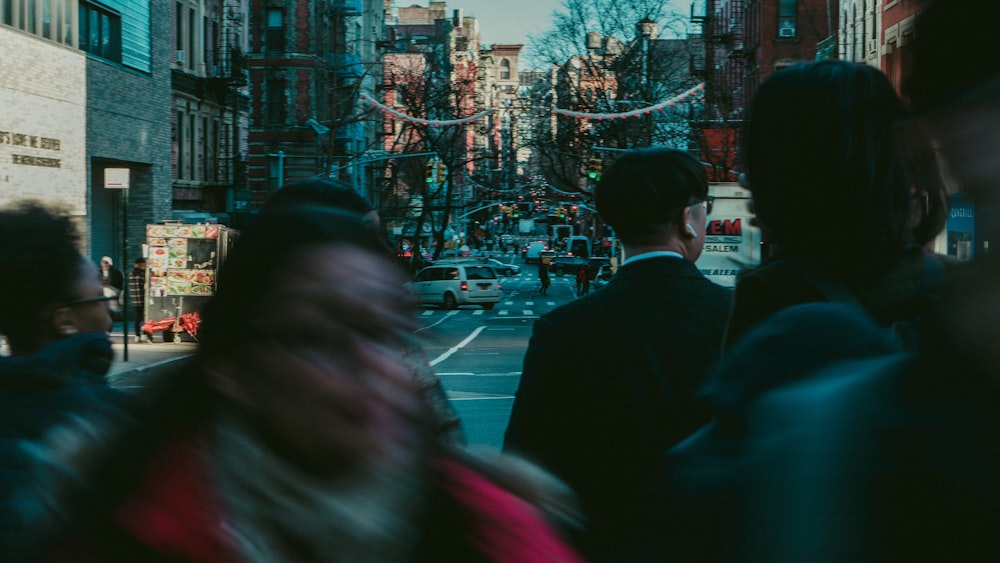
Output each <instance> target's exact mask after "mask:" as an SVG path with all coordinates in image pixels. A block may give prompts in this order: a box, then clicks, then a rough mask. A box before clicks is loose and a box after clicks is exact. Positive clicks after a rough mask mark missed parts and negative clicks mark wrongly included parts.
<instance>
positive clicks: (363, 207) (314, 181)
mask: <svg viewBox="0 0 1000 563" xmlns="http://www.w3.org/2000/svg"><path fill="white" fill-rule="evenodd" d="M286 205H316V206H322V207H332V208H334V209H341V210H343V211H348V212H352V213H357V214H358V215H361V216H363V217H365V219H366V220H367V221H369V222H370V223H371V224H372V226H373V227H374V228H376V229H378V227H379V225H380V219H379V216H378V212H377V211H376V210H375V208H374V207H372V205H371V204H370V203H368V200H366V199H365V198H364V197H362V196H361V194H359V193H358V192H356V191H354V189H353V188H351V187H350V186H348V185H347V184H344V183H342V182H338V181H337V180H333V179H330V178H322V177H314V178H309V179H306V180H299V181H297V182H293V183H290V184H288V185H287V186H284V187H282V188H281V189H280V190H278V191H276V192H274V193H273V194H271V195H270V197H268V198H267V201H266V202H265V203H264V212H267V211H269V210H271V209H278V208H281V207H284V206H286Z"/></svg>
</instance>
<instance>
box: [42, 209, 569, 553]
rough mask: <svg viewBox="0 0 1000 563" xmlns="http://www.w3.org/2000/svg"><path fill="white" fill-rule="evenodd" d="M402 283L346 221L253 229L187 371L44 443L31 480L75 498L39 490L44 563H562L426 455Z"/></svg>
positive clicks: (352, 219) (451, 463)
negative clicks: (54, 472)
mask: <svg viewBox="0 0 1000 563" xmlns="http://www.w3.org/2000/svg"><path fill="white" fill-rule="evenodd" d="M403 283H404V277H403V274H402V273H401V271H400V270H398V269H397V268H396V266H395V265H394V264H392V262H391V261H390V260H389V258H388V256H387V254H386V252H385V247H384V245H383V244H382V242H381V241H380V240H379V239H378V237H377V235H376V234H375V233H374V232H373V230H372V229H371V228H370V226H369V225H367V224H365V223H364V222H363V220H362V219H361V218H359V217H358V216H357V215H355V214H345V213H343V212H341V211H338V210H332V209H329V208H325V209H324V208H319V207H305V206H289V207H288V208H282V209H280V210H274V212H272V213H270V214H264V215H262V216H261V217H260V219H258V221H257V222H255V223H254V224H253V226H252V227H251V228H250V229H249V230H248V231H246V232H244V233H243V235H242V237H241V239H240V241H239V243H238V244H237V247H236V248H235V249H234V251H233V252H232V253H231V255H230V257H229V259H228V261H227V262H226V264H225V265H224V267H223V269H222V272H221V275H220V287H219V292H218V294H217V295H216V296H215V297H214V298H213V300H212V301H211V303H210V304H209V305H208V306H207V307H206V310H205V311H204V315H203V319H204V320H203V323H204V324H203V327H202V329H201V333H200V335H199V336H200V337H201V338H202V340H201V348H200V351H199V353H198V356H197V358H196V360H195V361H194V362H193V364H192V365H189V366H186V367H185V368H183V369H181V370H179V371H178V373H175V374H173V376H172V377H171V378H169V380H166V381H164V382H163V383H162V388H160V389H157V390H156V391H155V393H154V394H153V395H152V396H151V399H150V402H149V408H148V409H147V410H146V412H145V415H144V416H143V418H142V419H141V420H139V421H137V422H136V424H135V425H134V426H132V427H130V428H127V429H124V430H122V429H121V428H120V427H119V428H118V429H117V430H118V432H117V433H113V432H108V430H109V429H108V428H99V427H95V428H93V429H91V430H92V431H91V435H94V436H98V437H99V439H96V440H93V441H92V443H90V444H87V445H86V447H83V448H81V447H79V440H76V441H75V442H76V443H75V444H74V443H63V444H60V443H58V441H57V442H55V443H53V448H52V450H51V451H50V453H49V455H48V456H47V458H46V461H47V462H48V463H49V467H54V468H59V469H60V470H61V471H62V472H63V473H71V476H73V477H75V478H76V479H78V482H82V483H86V484H87V485H86V486H84V487H62V486H58V485H59V483H58V479H56V480H55V481H50V482H48V483H47V484H46V486H45V490H46V491H48V492H49V493H50V497H51V498H50V502H49V503H48V509H49V511H50V512H49V516H50V517H51V518H54V519H55V520H56V521H57V522H59V523H61V524H62V527H61V529H57V531H56V532H54V533H50V534H49V536H48V540H47V543H48V544H49V545H58V546H59V547H58V548H57V549H56V550H54V551H53V550H43V551H48V553H47V554H46V556H47V559H48V560H56V561H79V560H85V561H86V560H100V561H160V560H170V561H259V562H265V561H266V562H278V561H322V562H328V561H349V562H352V563H353V562H363V561H379V562H387V561H576V560H577V558H576V556H575V555H574V554H573V553H572V552H571V551H570V550H569V549H568V548H567V547H566V546H565V544H564V543H563V542H562V540H561V539H560V538H559V537H558V535H557V533H556V532H555V531H554V529H553V528H552V527H550V526H549V525H548V524H547V523H546V522H545V520H544V519H543V517H542V516H541V513H540V512H539V511H537V510H536V509H535V508H534V507H533V506H531V505H530V504H528V503H527V502H525V501H523V500H521V499H520V498H518V497H516V496H514V495H512V494H510V493H508V492H507V491H506V490H504V489H502V488H500V487H498V486H497V485H495V484H494V483H493V481H492V480H490V479H488V478H486V477H485V476H484V475H485V473H484V472H482V471H480V470H478V469H476V468H474V467H473V464H472V463H471V462H468V461H467V460H465V459H464V458H463V457H462V456H459V455H457V454H453V453H450V452H448V451H446V450H445V448H443V447H440V446H439V445H438V442H435V441H434V440H433V439H431V438H430V436H431V433H430V431H429V426H430V425H429V424H428V415H427V412H426V410H425V404H424V403H423V402H422V401H421V400H420V396H419V393H418V390H417V388H416V384H415V382H414V379H413V378H412V377H410V373H409V368H408V366H407V363H406V361H405V360H404V359H403V358H402V357H401V355H400V353H399V351H400V350H402V349H404V346H403V345H402V344H403V343H404V341H405V339H406V338H407V337H408V335H409V334H410V331H411V330H412V328H414V322H415V321H414V320H413V315H412V313H411V307H412V306H413V300H412V297H411V295H410V293H409V292H408V291H407V290H406V289H405V287H404V285H403ZM112 430H114V429H112ZM111 434H116V435H111ZM67 468H71V469H72V471H68V470H67ZM53 483H55V486H54V485H53ZM50 529H51V526H50Z"/></svg>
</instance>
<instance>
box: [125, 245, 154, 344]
mask: <svg viewBox="0 0 1000 563" xmlns="http://www.w3.org/2000/svg"><path fill="white" fill-rule="evenodd" d="M128 291H129V301H131V302H132V311H131V313H132V326H133V329H134V330H135V341H136V342H152V340H150V338H149V336H147V335H145V334H143V332H142V324H143V323H144V322H145V321H146V319H144V318H143V317H144V316H145V313H146V259H145V258H143V257H141V256H140V257H139V258H136V259H135V265H134V266H133V267H132V271H131V272H130V273H129V275H128Z"/></svg>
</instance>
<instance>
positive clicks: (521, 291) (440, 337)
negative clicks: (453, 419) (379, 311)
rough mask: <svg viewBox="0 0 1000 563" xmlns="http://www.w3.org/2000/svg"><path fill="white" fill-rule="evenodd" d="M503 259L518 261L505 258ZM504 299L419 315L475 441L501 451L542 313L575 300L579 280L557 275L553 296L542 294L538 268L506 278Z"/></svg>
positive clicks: (429, 348) (427, 347)
mask: <svg viewBox="0 0 1000 563" xmlns="http://www.w3.org/2000/svg"><path fill="white" fill-rule="evenodd" d="M501 260H503V261H505V262H506V261H513V262H515V263H518V264H520V263H521V260H520V259H519V258H518V259H517V260H516V261H514V260H508V259H507V258H501ZM501 282H502V284H503V290H504V299H503V300H502V301H501V302H500V303H498V304H497V305H496V307H495V308H494V309H493V310H491V311H486V310H484V309H482V307H480V306H478V305H468V306H463V307H460V308H459V309H458V310H455V311H446V310H441V309H436V308H432V307H427V308H425V309H424V310H423V312H422V313H421V314H419V318H420V319H421V320H422V321H423V322H424V323H425V327H424V328H423V329H421V330H420V331H419V334H420V336H421V337H423V342H422V344H423V348H424V351H425V352H426V353H427V356H428V359H429V360H430V362H431V365H432V366H433V367H434V370H435V372H436V373H437V374H438V376H439V377H440V378H441V382H442V384H443V385H444V388H445V389H446V390H447V391H448V396H449V398H450V399H451V401H452V404H453V405H454V406H455V409H456V411H457V412H458V414H459V416H460V417H461V419H462V426H463V429H464V430H465V435H466V439H467V441H468V443H469V444H470V445H476V446H485V447H489V448H496V449H499V448H501V447H502V445H503V432H504V429H505V428H506V427H507V420H508V418H509V417H510V410H511V407H512V405H513V403H514V392H515V391H516V390H517V386H518V382H519V380H520V377H521V365H522V361H523V359H524V352H525V350H526V349H527V346H528V339H529V338H530V337H531V329H532V326H533V324H534V322H535V319H537V318H538V317H539V316H541V315H542V314H544V313H546V312H548V311H550V310H552V309H553V308H555V307H557V306H559V305H560V304H562V303H565V302H567V301H570V300H572V299H575V297H574V289H573V278H571V277H569V276H567V277H563V278H556V277H553V278H552V286H551V287H550V288H549V291H548V293H547V295H539V294H538V293H537V291H538V287H539V285H540V284H539V281H538V274H537V268H536V267H535V266H534V265H523V266H522V273H521V274H520V275H517V276H513V277H509V278H504V279H502V280H501Z"/></svg>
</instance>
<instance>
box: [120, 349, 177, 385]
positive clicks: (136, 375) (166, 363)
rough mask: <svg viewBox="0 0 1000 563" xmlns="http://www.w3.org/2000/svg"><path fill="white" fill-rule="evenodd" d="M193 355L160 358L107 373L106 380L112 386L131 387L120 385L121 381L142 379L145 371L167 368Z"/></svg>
mask: <svg viewBox="0 0 1000 563" xmlns="http://www.w3.org/2000/svg"><path fill="white" fill-rule="evenodd" d="M193 356H194V354H187V355H184V356H178V357H176V358H168V359H166V360H160V361H158V362H153V363H151V364H146V365H144V366H139V367H135V368H131V369H127V370H125V371H120V372H117V373H111V374H108V376H107V380H108V384H109V385H111V386H113V387H132V386H131V385H121V384H122V383H127V380H130V379H143V378H144V377H145V376H146V374H147V372H154V371H160V370H162V369H165V368H169V367H170V366H173V365H174V364H178V363H181V362H183V361H186V360H189V359H191V358H192V357H193Z"/></svg>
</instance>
